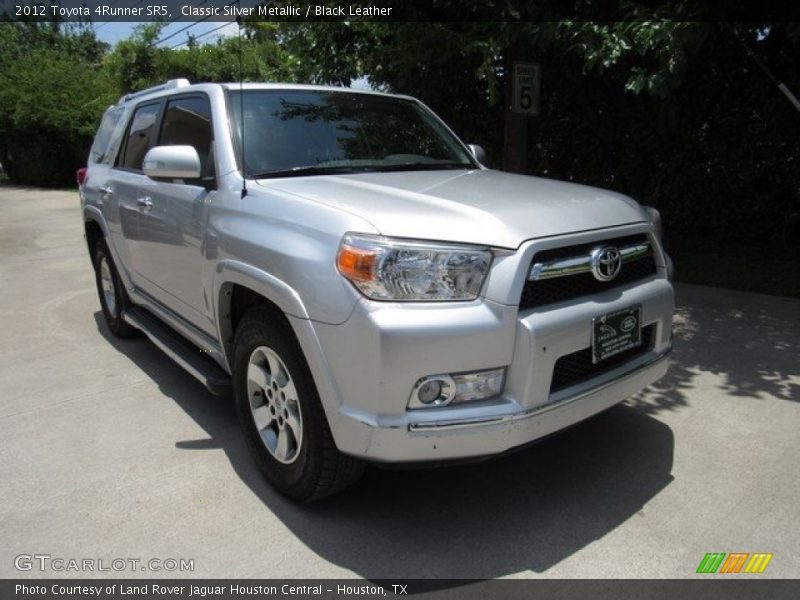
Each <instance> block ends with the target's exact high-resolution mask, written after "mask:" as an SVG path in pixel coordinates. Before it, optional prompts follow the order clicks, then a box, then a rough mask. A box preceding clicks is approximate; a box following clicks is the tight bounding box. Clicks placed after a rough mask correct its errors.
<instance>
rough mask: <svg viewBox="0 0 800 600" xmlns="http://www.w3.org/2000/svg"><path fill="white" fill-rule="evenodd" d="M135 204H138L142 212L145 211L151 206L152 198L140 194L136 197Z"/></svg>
mask: <svg viewBox="0 0 800 600" xmlns="http://www.w3.org/2000/svg"><path fill="white" fill-rule="evenodd" d="M136 206H138V207H139V209H140V210H141V211H142V212H147V211H149V210H150V209H151V208H153V200H152V199H151V198H150V196H142V197H141V198H137V199H136Z"/></svg>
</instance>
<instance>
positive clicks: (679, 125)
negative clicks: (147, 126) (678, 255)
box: [0, 0, 800, 242]
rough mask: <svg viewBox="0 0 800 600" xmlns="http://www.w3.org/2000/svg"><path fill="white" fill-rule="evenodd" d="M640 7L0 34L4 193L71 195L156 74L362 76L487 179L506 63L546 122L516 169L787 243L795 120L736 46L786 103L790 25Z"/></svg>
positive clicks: (796, 150)
mask: <svg viewBox="0 0 800 600" xmlns="http://www.w3.org/2000/svg"><path fill="white" fill-rule="evenodd" d="M600 4H602V3H592V2H588V1H586V0H574V5H575V6H576V7H579V8H581V10H584V11H601V10H602V7H600V6H599V5H600ZM651 4H652V5H653V6H655V8H650V9H644V8H643V7H642V6H640V5H638V4H636V3H633V2H630V3H620V5H619V6H621V7H622V8H621V9H620V10H621V11H622V13H621V14H622V16H624V17H627V20H626V21H620V22H613V21H608V20H607V19H602V18H598V20H597V21H596V22H592V21H589V20H583V21H567V20H563V19H560V17H563V14H564V13H565V10H566V9H565V8H564V5H563V3H560V2H556V1H555V0H542V1H540V2H537V3H536V5H535V7H533V8H531V7H532V6H533V5H532V4H530V3H526V2H521V1H518V0H502V1H499V0H498V1H497V2H493V1H491V0H490V1H488V2H487V0H434V1H432V2H430V3H427V4H426V6H425V7H424V8H417V7H416V6H412V5H410V4H409V5H404V9H405V11H406V12H405V14H407V15H408V16H409V21H407V22H393V23H381V22H369V21H360V20H352V21H349V22H292V23H279V24H278V23H265V22H256V21H251V22H246V23H245V24H244V28H243V29H244V31H243V35H242V38H241V39H240V38H239V37H238V36H237V37H224V38H221V39H219V40H217V41H215V42H213V43H200V42H201V41H202V40H200V39H192V38H190V39H189V43H188V45H187V46H184V47H181V48H179V49H172V48H170V46H169V44H173V43H178V42H180V41H181V40H180V38H177V37H176V38H175V39H173V40H170V41H169V43H167V44H158V43H157V42H158V40H159V39H161V37H162V30H161V27H160V26H159V25H158V24H149V25H145V26H142V27H140V28H139V29H137V30H136V31H135V32H134V34H133V35H132V36H131V37H130V38H129V39H128V40H124V41H122V42H120V43H119V44H117V45H116V46H115V47H114V48H113V50H110V51H109V49H108V48H107V47H105V45H103V44H102V43H100V42H98V41H97V40H96V39H95V38H94V34H93V32H92V31H91V30H90V29H89V28H86V27H82V26H79V25H75V26H65V25H63V24H60V25H59V24H36V23H26V24H14V25H11V24H3V25H0V162H2V163H3V165H4V167H5V168H6V171H7V172H8V175H9V177H10V178H11V179H12V181H15V182H26V183H36V184H42V183H43V182H49V183H52V184H53V185H63V184H64V183H68V182H71V181H72V177H73V173H74V168H75V167H77V166H80V165H82V164H83V162H84V160H85V155H86V148H87V146H88V144H89V141H90V138H91V134H92V132H93V131H94V129H95V127H96V125H97V123H98V121H99V118H100V115H101V114H102V111H103V109H104V108H105V107H106V106H107V105H108V104H110V103H112V102H114V101H115V100H116V99H117V98H118V97H119V96H120V95H121V94H123V93H126V92H129V91H133V90H137V89H142V88H144V87H148V86H151V85H154V84H157V83H161V82H163V81H164V80H166V79H171V78H175V77H186V78H188V79H190V80H191V81H237V80H239V79H240V78H242V79H243V80H245V81H289V82H291V81H298V82H311V83H330V84H335V85H349V84H351V83H352V82H353V81H355V80H357V79H360V78H366V79H367V80H368V81H369V83H370V84H371V85H372V86H373V87H375V88H377V89H381V90H387V91H397V92H401V93H406V94H411V95H414V96H417V97H419V98H420V99H422V100H423V101H424V102H426V103H427V104H428V105H429V106H431V107H432V108H433V109H434V110H435V111H436V112H437V113H438V114H439V115H441V116H442V117H443V118H444V119H445V121H447V122H448V123H449V124H450V125H452V126H453V128H454V129H455V131H456V133H458V134H459V135H460V136H461V137H462V138H463V139H465V140H466V141H469V142H477V143H481V144H482V145H484V146H485V147H486V149H487V150H488V152H489V156H490V162H491V163H492V164H493V165H494V166H499V164H500V162H501V158H502V152H503V138H502V136H503V126H504V118H505V110H506V105H507V88H508V86H509V80H508V73H509V68H508V67H509V64H510V62H511V60H512V59H518V60H533V61H536V62H539V63H540V64H541V66H542V96H541V108H542V110H541V114H540V115H539V116H538V117H533V118H531V119H529V120H528V129H529V135H528V138H529V153H528V169H527V170H528V172H530V173H532V174H540V175H546V176H549V177H556V178H560V179H565V180H570V181H576V182H581V183H587V184H592V185H599V186H601V187H608V188H612V189H615V190H619V191H622V192H625V193H628V194H631V195H632V196H634V197H636V198H637V199H639V200H641V201H642V202H644V203H647V204H653V205H655V206H657V207H658V208H660V209H661V210H662V213H663V214H664V217H665V221H666V224H667V229H668V231H671V232H673V234H677V235H682V236H683V235H691V236H696V237H714V238H722V237H727V238H731V239H737V240H738V239H742V238H752V239H774V240H777V241H779V242H785V241H787V240H789V239H793V238H796V237H797V234H798V233H799V232H798V229H800V226H798V225H797V223H798V222H800V207H798V194H800V171H798V170H797V168H796V165H797V163H798V161H800V115H798V113H797V111H795V110H794V109H793V108H792V106H791V105H790V104H789V103H788V102H787V101H786V99H785V98H784V97H783V96H782V95H781V94H780V92H778V91H777V90H776V88H775V87H774V85H773V83H772V82H770V80H769V79H768V78H767V77H766V76H765V75H764V74H763V73H762V72H761V71H760V70H759V69H758V67H757V66H756V65H755V63H754V62H753V61H752V59H751V58H749V57H748V56H747V54H746V53H745V51H744V49H743V48H742V45H741V43H740V42H739V41H737V36H738V37H739V38H740V39H742V40H744V41H745V42H746V43H747V44H748V45H749V46H750V47H751V48H753V49H754V50H755V51H756V53H757V54H758V55H759V56H760V57H762V58H763V59H764V61H765V63H766V64H768V65H770V67H771V68H772V69H773V70H774V71H775V72H776V73H777V74H778V76H779V77H781V78H783V79H784V80H786V83H787V84H788V85H789V86H790V87H792V88H793V89H794V90H795V93H800V90H798V89H797V87H796V86H797V82H796V81H794V80H793V79H792V78H793V76H794V75H795V74H796V73H798V72H800V64H799V63H798V60H800V57H799V56H798V53H797V44H798V43H800V25H798V24H793V23H788V24H775V23H772V24H769V23H762V24H732V23H731V24H725V23H714V22H709V21H707V20H706V21H703V19H702V17H703V13H702V10H703V9H704V6H705V4H706V3H705V2H696V1H691V2H690V1H689V0H678V1H675V2H663V3H662V4H660V5H659V4H657V3H651ZM579 5H580V6H579ZM584 14H585V15H586V17H587V19H589V18H590V17H591V15H592V14H594V13H591V12H586V13H584ZM453 15H458V16H459V19H460V20H459V21H449V22H441V21H440V22H436V20H437V16H438V17H442V16H446V17H448V18H451V17H452V16H453ZM596 16H598V17H603V16H604V15H603V14H602V13H601V12H597V15H596ZM412 19H417V20H416V21H415V20H412ZM426 19H428V20H429V21H428V22H425V20H426ZM499 19H502V20H499Z"/></svg>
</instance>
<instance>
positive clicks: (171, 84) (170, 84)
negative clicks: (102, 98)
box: [117, 78, 191, 104]
mask: <svg viewBox="0 0 800 600" xmlns="http://www.w3.org/2000/svg"><path fill="white" fill-rule="evenodd" d="M187 85H191V83H190V82H189V80H188V79H183V78H181V79H170V80H169V81H167V82H165V83H162V84H161V85H154V86H153V87H149V88H147V89H144V90H141V91H138V92H131V93H130V94H125V95H124V96H122V98H120V99H119V102H117V104H122V103H123V102H128V101H129V100H133V99H134V98H138V97H139V96H144V95H146V94H152V93H153V92H161V91H164V90H175V89H177V88H182V87H186V86H187Z"/></svg>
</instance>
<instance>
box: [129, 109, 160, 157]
mask: <svg viewBox="0 0 800 600" xmlns="http://www.w3.org/2000/svg"><path fill="white" fill-rule="evenodd" d="M160 107H161V105H160V104H145V105H144V106H139V107H137V108H136V112H134V113H133V119H132V120H131V126H130V128H129V129H128V138H127V139H126V141H125V152H124V153H123V156H122V162H121V164H120V166H122V167H125V168H126V169H134V170H136V171H141V170H142V162H144V155H145V154H146V153H147V151H148V150H149V149H150V146H151V145H152V142H153V138H154V137H155V135H154V134H155V128H156V120H157V119H158V113H159V110H160Z"/></svg>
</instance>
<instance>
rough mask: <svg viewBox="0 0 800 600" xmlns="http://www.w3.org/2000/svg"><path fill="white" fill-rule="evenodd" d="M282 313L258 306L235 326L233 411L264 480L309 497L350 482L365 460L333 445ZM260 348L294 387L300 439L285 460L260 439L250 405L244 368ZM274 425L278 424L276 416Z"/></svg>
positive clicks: (281, 489) (322, 495) (323, 494)
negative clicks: (274, 357) (279, 365)
mask: <svg viewBox="0 0 800 600" xmlns="http://www.w3.org/2000/svg"><path fill="white" fill-rule="evenodd" d="M281 317H282V316H281V315H278V316H276V314H275V312H273V311H272V310H270V309H269V308H267V307H263V306H257V307H254V308H251V309H250V310H249V311H248V312H247V313H246V314H245V316H244V317H243V318H242V320H241V322H240V324H239V326H238V327H237V328H236V335H235V337H234V342H233V343H234V349H233V392H234V399H235V402H236V412H237V414H238V416H239V422H240V424H241V426H242V430H243V432H244V436H245V439H246V441H247V445H248V447H249V449H250V452H251V453H252V455H253V458H254V459H255V461H256V464H257V465H258V467H259V468H260V469H261V472H262V473H263V474H264V477H265V478H266V479H267V481H268V482H269V483H270V484H271V485H272V486H273V487H274V488H275V489H276V490H277V491H278V492H280V493H281V494H283V495H285V496H288V497H289V498H292V499H294V500H300V501H303V502H310V501H314V500H320V499H322V498H325V497H327V496H330V495H331V494H335V493H336V492H338V491H340V490H342V489H343V488H345V487H347V486H348V485H350V484H352V483H354V482H355V481H356V480H358V478H359V477H360V476H361V473H362V472H363V470H364V465H363V463H362V462H361V461H359V460H357V459H355V458H353V457H350V456H346V455H344V454H342V453H341V452H339V450H338V449H337V448H336V444H335V443H334V441H333V436H332V435H331V430H330V427H329V426H328V420H327V418H326V417H325V411H324V410H323V408H322V403H321V402H320V399H319V394H318V393H317V388H316V385H314V381H313V378H312V377H311V372H310V371H309V368H308V364H307V363H306V360H305V358H304V356H303V353H302V350H301V349H300V346H299V344H298V342H297V340H296V338H295V337H294V334H293V332H292V331H291V329H290V326H289V325H288V324H287V323H286V322H285V321H284V320H283V319H282V318H281ZM264 348H267V349H269V350H271V351H272V352H274V354H275V355H277V357H278V358H279V359H280V360H281V361H282V362H283V364H284V365H285V368H286V369H287V371H288V374H289V380H290V381H291V382H292V383H293V384H294V388H295V390H296V392H297V393H296V395H297V398H296V404H297V405H299V420H300V422H301V423H302V442H301V443H300V444H299V449H297V451H296V452H295V456H294V459H293V462H291V463H289V464H286V463H284V462H281V461H279V460H278V459H276V457H275V456H273V454H272V453H271V452H270V450H269V449H268V448H267V443H266V442H265V441H264V439H263V438H262V433H263V432H264V431H266V428H265V429H262V433H259V430H258V428H257V427H256V423H255V418H254V416H253V411H252V410H251V408H250V402H251V399H250V391H249V390H248V367H249V365H250V360H251V357H252V356H254V355H256V354H254V353H256V352H257V350H258V351H259V352H261V351H262V350H261V349H264ZM270 377H271V375H270ZM267 391H269V390H268V389H267ZM256 394H257V395H256V398H261V397H262V396H261V394H264V396H263V400H264V401H265V402H266V392H264V390H261V394H259V393H256ZM270 396H271V394H270ZM276 397H277V396H276ZM272 426H274V427H275V428H277V420H276V421H274V422H273V424H272ZM281 426H283V424H281ZM286 426H287V427H288V422H287V424H286Z"/></svg>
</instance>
